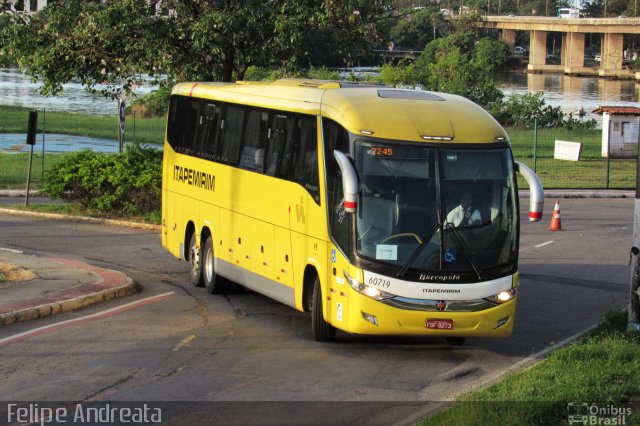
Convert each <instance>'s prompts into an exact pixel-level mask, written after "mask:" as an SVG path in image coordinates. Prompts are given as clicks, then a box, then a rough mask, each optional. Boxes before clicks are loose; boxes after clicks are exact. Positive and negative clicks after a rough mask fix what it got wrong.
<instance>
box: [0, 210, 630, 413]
mask: <svg viewBox="0 0 640 426" xmlns="http://www.w3.org/2000/svg"><path fill="white" fill-rule="evenodd" d="M526 201H527V200H526V199H524V200H523V204H522V206H523V208H522V213H523V218H524V219H525V220H526V217H525V216H524V215H525V214H526V212H527V209H526V204H525V203H526ZM545 207H546V211H545V218H544V219H543V221H541V222H537V223H529V222H524V221H523V222H522V226H521V251H520V253H521V255H520V272H521V287H520V293H519V305H518V312H517V319H516V325H515V330H514V333H513V335H512V336H511V337H510V338H507V339H468V340H467V343H466V345H465V346H463V347H452V346H447V345H445V344H444V342H443V341H442V340H440V339H420V338H383V337H368V336H352V335H347V334H343V333H338V336H337V340H336V341H335V342H333V343H318V342H315V341H314V340H313V338H312V337H311V331H310V318H309V317H308V316H307V315H305V314H302V313H299V312H297V311H295V310H293V309H291V308H289V307H286V306H284V305H280V304H279V303H277V302H274V301H271V300H269V299H267V298H265V297H263V296H261V295H258V294H255V293H245V294H237V295H227V296H212V295H209V294H208V293H206V291H205V290H204V289H202V288H193V287H190V286H189V283H188V277H187V268H186V265H185V264H184V263H183V262H180V261H178V260H176V259H174V258H173V257H172V256H171V255H169V254H168V253H166V252H165V251H164V249H163V248H162V246H161V243H160V235H159V234H157V233H153V232H149V231H143V230H137V229H129V228H120V227H112V226H104V225H93V224H85V223H78V222H71V221H53V220H41V219H34V218H27V217H22V216H11V215H0V247H8V248H13V249H20V250H24V251H25V252H27V253H40V254H53V255H56V256H61V257H68V258H74V259H78V260H82V261H85V262H88V263H92V264H94V265H97V266H101V267H106V268H111V269H117V270H121V271H123V272H125V273H126V274H128V275H129V276H131V277H132V278H134V279H135V280H136V281H137V282H138V283H140V284H141V285H142V286H143V287H144V291H142V292H141V293H139V294H137V295H135V296H132V297H129V298H125V299H118V300H113V301H110V302H107V303H104V304H101V305H97V306H93V307H89V308H85V309H83V310H80V311H76V312H73V313H68V314H63V315H57V316H54V317H50V318H47V319H43V320H38V321H32V322H25V323H19V324H15V325H11V326H7V327H3V328H0V339H1V338H4V337H8V336H12V335H15V334H17V333H20V332H24V331H28V330H31V329H33V328H36V327H41V326H43V325H46V324H54V323H58V322H60V321H63V320H66V319H70V318H79V317H83V316H86V315H88V314H91V313H95V312H101V311H104V310H106V309H108V308H112V307H116V306H123V305H125V304H127V303H130V302H134V301H141V303H140V304H139V305H135V306H131V307H128V308H127V307H125V308H124V309H123V310H122V311H120V312H117V313H115V314H113V315H110V316H108V317H105V318H101V319H96V320H87V321H83V322H79V323H75V324H74V325H73V326H69V327H60V328H56V329H53V331H51V332H47V333H43V334H40V335H37V336H34V337H32V338H30V339H27V340H22V341H19V342H15V343H12V344H9V345H5V346H0V377H2V385H1V386H0V400H3V401H72V402H87V401H96V400H98V401H101V400H108V401H155V402H156V404H159V402H158V401H182V403H178V404H171V403H164V404H163V405H162V406H163V410H164V413H165V417H164V418H163V424H167V422H165V421H164V420H167V421H168V423H174V424H178V423H182V422H183V421H185V420H186V421H189V422H190V423H192V424H203V423H212V422H216V423H219V424H294V423H295V424H394V423H404V422H406V421H408V420H410V419H412V418H413V416H414V415H415V414H416V413H420V412H425V411H426V410H428V409H429V408H430V407H436V406H438V405H440V404H441V403H440V402H439V401H443V400H446V399H448V398H451V397H452V396H454V395H455V394H457V393H459V392H461V391H463V390H466V389H468V388H469V387H472V386H476V385H478V384H479V383H481V382H483V381H486V380H490V379H491V378H492V377H495V376H496V375H499V374H500V373H501V372H503V371H505V370H506V369H508V368H510V367H512V366H514V365H516V364H517V363H519V362H521V361H522V360H525V359H527V358H528V357H530V356H531V355H533V354H536V353H538V352H539V351H542V350H544V349H545V348H548V347H549V346H550V345H553V344H555V343H558V342H561V341H562V340H564V339H566V338H567V337H569V336H572V335H575V334H576V333H579V332H581V331H583V330H585V329H586V328H587V327H589V326H591V325H593V324H594V323H597V322H598V321H599V320H600V318H601V317H602V316H603V315H604V314H605V313H606V312H608V311H611V310H616V309H619V308H621V307H623V306H625V305H626V303H627V300H628V287H629V266H628V261H629V250H630V247H631V238H632V225H633V200H631V199H567V200H562V201H561V213H562V227H563V231H562V232H550V231H548V230H547V227H548V225H549V217H550V211H551V210H552V209H553V202H552V200H546V206H545ZM167 292H172V295H171V296H170V297H168V298H166V299H163V300H161V301H158V302H154V303H146V304H144V303H143V302H145V301H146V300H147V298H149V297H151V296H154V295H159V294H163V293H167ZM194 401H211V402H210V403H190V402H194ZM1 412H2V409H1V407H0V413H1Z"/></svg>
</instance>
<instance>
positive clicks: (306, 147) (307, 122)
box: [293, 116, 320, 203]
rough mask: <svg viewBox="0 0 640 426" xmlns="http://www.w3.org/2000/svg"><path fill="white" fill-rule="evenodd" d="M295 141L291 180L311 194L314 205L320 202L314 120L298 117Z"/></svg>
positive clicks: (310, 117)
mask: <svg viewBox="0 0 640 426" xmlns="http://www.w3.org/2000/svg"><path fill="white" fill-rule="evenodd" d="M297 124H298V132H297V136H298V137H297V140H296V142H297V143H296V144H295V145H294V160H293V161H294V169H293V180H294V181H296V182H299V183H301V184H302V186H304V187H305V188H306V189H307V191H309V193H310V194H311V196H312V197H313V199H314V200H315V201H316V203H319V202H320V188H319V187H318V140H317V134H318V133H317V131H316V118H315V117H313V116H300V117H299V119H298V123H297Z"/></svg>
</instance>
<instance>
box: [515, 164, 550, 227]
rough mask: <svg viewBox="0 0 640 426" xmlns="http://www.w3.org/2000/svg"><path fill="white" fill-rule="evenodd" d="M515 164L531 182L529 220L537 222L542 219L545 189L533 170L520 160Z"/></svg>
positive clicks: (517, 169) (518, 170)
mask: <svg viewBox="0 0 640 426" xmlns="http://www.w3.org/2000/svg"><path fill="white" fill-rule="evenodd" d="M514 166H515V169H516V171H517V172H519V173H520V174H521V175H522V177H524V178H525V180H526V181H527V183H528V184H529V193H530V195H529V221H530V222H537V221H539V220H540V219H542V208H543V205H544V189H543V188H542V182H540V178H538V175H536V174H535V173H534V172H533V170H531V169H530V168H529V167H527V166H525V165H524V164H522V163H520V162H519V161H515V162H514Z"/></svg>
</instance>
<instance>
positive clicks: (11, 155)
mask: <svg viewBox="0 0 640 426" xmlns="http://www.w3.org/2000/svg"><path fill="white" fill-rule="evenodd" d="M28 116H29V111H28V110H26V109H17V108H7V107H0V189H7V188H24V185H26V180H27V169H28V160H29V146H28V145H26V144H25V142H26V130H27V124H28ZM164 121H165V119H164V118H141V117H136V116H135V115H134V114H129V115H127V116H126V120H125V123H126V126H125V142H126V143H131V142H134V141H135V142H139V143H143V144H156V146H158V147H160V148H161V146H162V145H161V144H162V141H163V139H164V129H165V122H164ZM118 127H119V120H118V116H117V115H79V114H68V113H60V112H48V111H43V110H40V111H38V135H37V139H36V145H35V146H34V159H33V166H32V171H31V176H32V182H33V183H34V187H35V188H38V187H39V185H41V184H42V182H43V181H44V179H45V178H46V172H47V170H49V169H50V168H51V167H52V166H53V165H54V164H55V163H56V162H57V161H59V160H60V158H62V156H63V155H64V154H65V153H69V152H71V151H77V150H81V149H91V150H94V151H100V152H109V153H115V152H118ZM631 130H632V133H633V131H635V140H632V141H629V140H627V142H628V143H624V146H622V148H624V150H623V151H624V155H626V156H627V157H626V158H617V157H612V156H611V155H610V156H603V151H604V152H607V153H613V154H616V155H619V154H621V150H620V149H619V148H620V147H619V146H613V145H607V144H606V143H605V145H607V146H606V147H605V149H604V150H603V135H602V133H603V131H602V129H566V128H545V129H536V126H535V123H532V125H531V127H530V128H528V129H522V128H509V129H507V133H508V134H509V138H510V140H511V145H512V149H513V154H514V157H515V158H516V160H518V161H521V162H523V163H524V164H526V165H528V166H529V167H530V168H532V169H533V170H534V171H535V172H536V173H537V174H538V176H539V177H540V178H541V180H542V183H543V185H544V187H545V188H563V189H634V188H635V185H636V170H637V165H636V163H637V160H636V159H637V156H638V140H637V137H638V136H637V135H638V129H637V124H636V127H635V130H634V129H631ZM608 136H611V135H608ZM557 141H566V142H576V143H579V144H580V152H579V157H577V158H576V160H575V161H572V160H564V159H559V158H558V156H559V155H558V154H563V153H562V152H560V153H559V152H558V149H557V148H556V145H557V144H558V143H557ZM560 145H563V144H562V143H560ZM561 147H562V146H561ZM573 154H575V153H573ZM560 157H563V155H560ZM520 183H521V185H520V187H522V188H525V187H526V183H525V182H524V181H522V182H520Z"/></svg>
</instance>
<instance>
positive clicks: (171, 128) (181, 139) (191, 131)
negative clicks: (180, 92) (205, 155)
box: [167, 96, 201, 154]
mask: <svg viewBox="0 0 640 426" xmlns="http://www.w3.org/2000/svg"><path fill="white" fill-rule="evenodd" d="M170 103H171V105H170V111H171V117H170V120H169V124H168V129H167V138H168V140H169V144H170V145H171V146H172V147H173V149H175V150H176V151H178V152H181V153H185V154H192V153H193V152H194V148H195V144H196V136H197V134H196V132H197V129H198V126H199V120H200V110H201V103H200V101H199V100H197V99H192V98H186V97H183V96H172V97H171V101H170Z"/></svg>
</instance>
